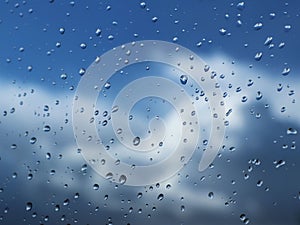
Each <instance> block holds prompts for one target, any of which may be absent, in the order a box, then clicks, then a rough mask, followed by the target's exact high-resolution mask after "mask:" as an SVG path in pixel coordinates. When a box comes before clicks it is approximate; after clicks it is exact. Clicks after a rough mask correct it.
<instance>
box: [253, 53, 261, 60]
mask: <svg viewBox="0 0 300 225" xmlns="http://www.w3.org/2000/svg"><path fill="white" fill-rule="evenodd" d="M262 56H263V53H262V52H257V53H256V54H255V56H254V59H255V60H256V61H260V60H261V58H262Z"/></svg>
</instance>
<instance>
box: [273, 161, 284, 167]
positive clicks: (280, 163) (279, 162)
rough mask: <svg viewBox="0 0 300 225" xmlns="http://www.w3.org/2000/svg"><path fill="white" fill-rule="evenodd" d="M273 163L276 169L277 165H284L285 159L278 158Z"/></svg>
mask: <svg viewBox="0 0 300 225" xmlns="http://www.w3.org/2000/svg"><path fill="white" fill-rule="evenodd" d="M273 163H274V164H275V168H276V169H278V168H279V167H282V166H284V165H285V161H284V160H282V159H280V160H278V161H277V160H275V161H274V162H273Z"/></svg>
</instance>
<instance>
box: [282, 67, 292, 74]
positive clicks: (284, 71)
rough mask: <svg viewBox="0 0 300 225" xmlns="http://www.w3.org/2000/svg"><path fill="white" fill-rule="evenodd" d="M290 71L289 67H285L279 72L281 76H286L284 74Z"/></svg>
mask: <svg viewBox="0 0 300 225" xmlns="http://www.w3.org/2000/svg"><path fill="white" fill-rule="evenodd" d="M290 72H291V69H290V68H289V67H286V68H284V69H283V71H282V73H281V74H282V75H283V76H286V75H288V74H289V73H290Z"/></svg>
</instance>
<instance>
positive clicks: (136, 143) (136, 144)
mask: <svg viewBox="0 0 300 225" xmlns="http://www.w3.org/2000/svg"><path fill="white" fill-rule="evenodd" d="M140 142H141V139H140V137H135V138H134V139H133V145H134V146H138V145H139V144H140Z"/></svg>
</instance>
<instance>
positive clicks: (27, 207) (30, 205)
mask: <svg viewBox="0 0 300 225" xmlns="http://www.w3.org/2000/svg"><path fill="white" fill-rule="evenodd" d="M25 208H26V211H27V212H28V211H30V210H31V209H32V203H31V202H27V203H26V207H25Z"/></svg>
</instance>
